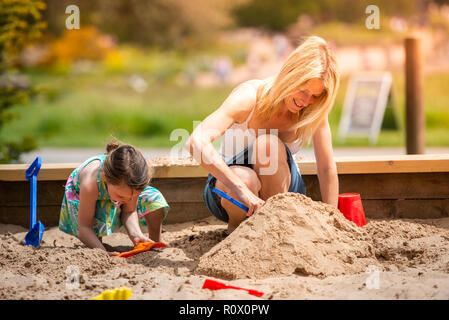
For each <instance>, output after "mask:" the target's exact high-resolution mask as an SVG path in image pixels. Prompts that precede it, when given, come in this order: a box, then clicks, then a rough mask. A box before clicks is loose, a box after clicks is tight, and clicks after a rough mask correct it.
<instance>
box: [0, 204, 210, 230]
mask: <svg viewBox="0 0 449 320" xmlns="http://www.w3.org/2000/svg"><path fill="white" fill-rule="evenodd" d="M60 210H61V206H60V205H57V206H38V207H37V219H38V220H39V221H41V222H42V223H43V224H44V226H45V227H47V228H48V227H54V226H58V224H59V214H60ZM29 212H30V208H29V207H28V206H11V207H4V206H0V223H4V224H15V225H20V226H23V227H25V228H28V227H29V221H30V220H29V219H30V218H29ZM210 215H211V214H210V213H209V211H208V209H207V207H206V205H205V204H204V202H176V203H170V211H169V213H168V215H167V218H166V219H165V220H164V222H163V223H164V224H171V223H182V222H188V221H194V220H197V219H202V218H206V217H209V216H210Z"/></svg>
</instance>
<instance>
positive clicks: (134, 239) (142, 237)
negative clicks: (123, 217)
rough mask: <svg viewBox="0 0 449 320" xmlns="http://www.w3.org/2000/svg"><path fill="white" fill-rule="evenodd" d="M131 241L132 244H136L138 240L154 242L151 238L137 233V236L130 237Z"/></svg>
mask: <svg viewBox="0 0 449 320" xmlns="http://www.w3.org/2000/svg"><path fill="white" fill-rule="evenodd" d="M130 239H131V241H132V243H133V244H134V246H136V245H137V244H138V243H140V242H154V241H153V240H151V239H150V238H148V237H146V236H144V235H143V234H142V235H138V236H133V237H130Z"/></svg>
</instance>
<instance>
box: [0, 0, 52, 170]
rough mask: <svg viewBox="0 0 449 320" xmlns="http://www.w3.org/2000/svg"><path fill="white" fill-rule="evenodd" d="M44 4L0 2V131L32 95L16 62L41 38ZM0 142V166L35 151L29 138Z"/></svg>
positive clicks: (22, 0) (16, 0) (37, 1)
mask: <svg viewBox="0 0 449 320" xmlns="http://www.w3.org/2000/svg"><path fill="white" fill-rule="evenodd" d="M44 9H45V3H44V2H43V1H40V0H2V1H0V130H1V129H2V128H3V127H4V126H5V124H6V123H8V122H11V121H12V120H14V119H17V118H18V115H17V114H16V113H15V112H13V111H11V110H12V109H11V108H12V107H13V106H15V105H18V104H26V103H28V101H29V98H30V96H31V95H33V93H34V89H33V88H32V87H31V86H30V85H29V83H28V81H27V79H26V78H24V77H21V76H20V74H19V73H18V72H19V69H20V66H19V65H18V64H17V61H18V60H17V58H18V56H19V54H20V53H21V51H22V50H23V49H24V48H25V47H26V46H27V45H29V44H30V43H32V42H33V41H34V40H36V39H38V38H39V37H40V36H41V35H42V30H43V29H44V28H45V23H44V22H42V21H41V19H42V16H41V12H42V10H44ZM11 138H12V137H11V135H6V137H4V138H0V163H9V162H14V161H17V160H18V159H19V156H20V154H21V153H22V152H26V151H30V150H32V149H34V148H36V141H35V140H34V138H33V137H31V136H25V137H21V138H19V137H15V139H11Z"/></svg>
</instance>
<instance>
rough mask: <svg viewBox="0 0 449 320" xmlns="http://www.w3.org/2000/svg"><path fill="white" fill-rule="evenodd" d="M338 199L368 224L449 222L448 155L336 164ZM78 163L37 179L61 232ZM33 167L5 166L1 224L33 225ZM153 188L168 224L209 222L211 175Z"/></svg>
mask: <svg viewBox="0 0 449 320" xmlns="http://www.w3.org/2000/svg"><path fill="white" fill-rule="evenodd" d="M335 161H336V164H337V170H338V178H339V185H340V190H339V193H347V192H356V193H360V195H361V197H362V204H363V207H364V210H365V215H366V217H367V218H371V219H378V218H418V219H419V218H421V219H426V218H443V217H448V216H449V154H444V155H401V156H375V157H374V156H366V157H345V158H335ZM296 162H297V164H298V167H299V169H300V171H301V175H302V176H303V179H304V181H305V183H306V188H307V195H308V196H309V197H311V198H312V199H314V200H321V195H320V188H319V182H318V178H317V175H316V164H315V161H314V160H298V159H297V160H296ZM78 165H79V163H58V164H45V163H44V164H42V167H41V170H40V172H39V175H38V187H37V192H38V194H37V206H38V207H37V214H38V219H39V220H40V221H41V222H42V223H43V224H44V225H45V226H46V227H51V226H57V225H58V222H59V210H60V206H61V201H62V198H63V193H64V185H65V183H66V180H67V177H68V176H69V174H70V173H71V172H72V171H73V169H75V168H76V167H77V166H78ZM28 166H29V165H28V164H10V165H0V223H4V224H16V225H21V226H24V227H27V226H28V224H29V201H30V200H29V197H30V196H29V192H30V186H29V181H27V180H26V179H25V171H26V169H27V168H28ZM154 169H155V170H154V176H153V180H152V182H151V185H153V186H154V187H156V188H157V189H159V190H160V191H161V192H162V193H163V195H164V197H165V198H166V200H167V202H168V203H169V204H170V207H171V210H170V213H169V214H168V216H167V219H166V220H165V222H164V223H180V222H187V221H193V220H196V219H201V218H205V217H208V216H210V213H209V211H208V210H207V208H206V206H205V204H204V202H203V195H202V194H203V188H204V185H205V182H206V179H207V172H206V171H205V170H204V169H203V168H202V167H200V166H199V165H168V166H162V165H157V166H154Z"/></svg>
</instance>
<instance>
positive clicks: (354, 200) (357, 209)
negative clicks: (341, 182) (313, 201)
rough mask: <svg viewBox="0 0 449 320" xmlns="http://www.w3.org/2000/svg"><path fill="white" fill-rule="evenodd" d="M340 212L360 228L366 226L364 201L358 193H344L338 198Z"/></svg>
mask: <svg viewBox="0 0 449 320" xmlns="http://www.w3.org/2000/svg"><path fill="white" fill-rule="evenodd" d="M338 210H340V212H341V213H343V215H344V216H345V217H346V219H348V220H351V221H352V222H354V223H355V224H356V225H358V226H359V227H363V226H364V225H365V224H366V220H365V212H364V211H363V206H362V199H361V198H360V194H358V193H343V194H340V195H339V196H338Z"/></svg>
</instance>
